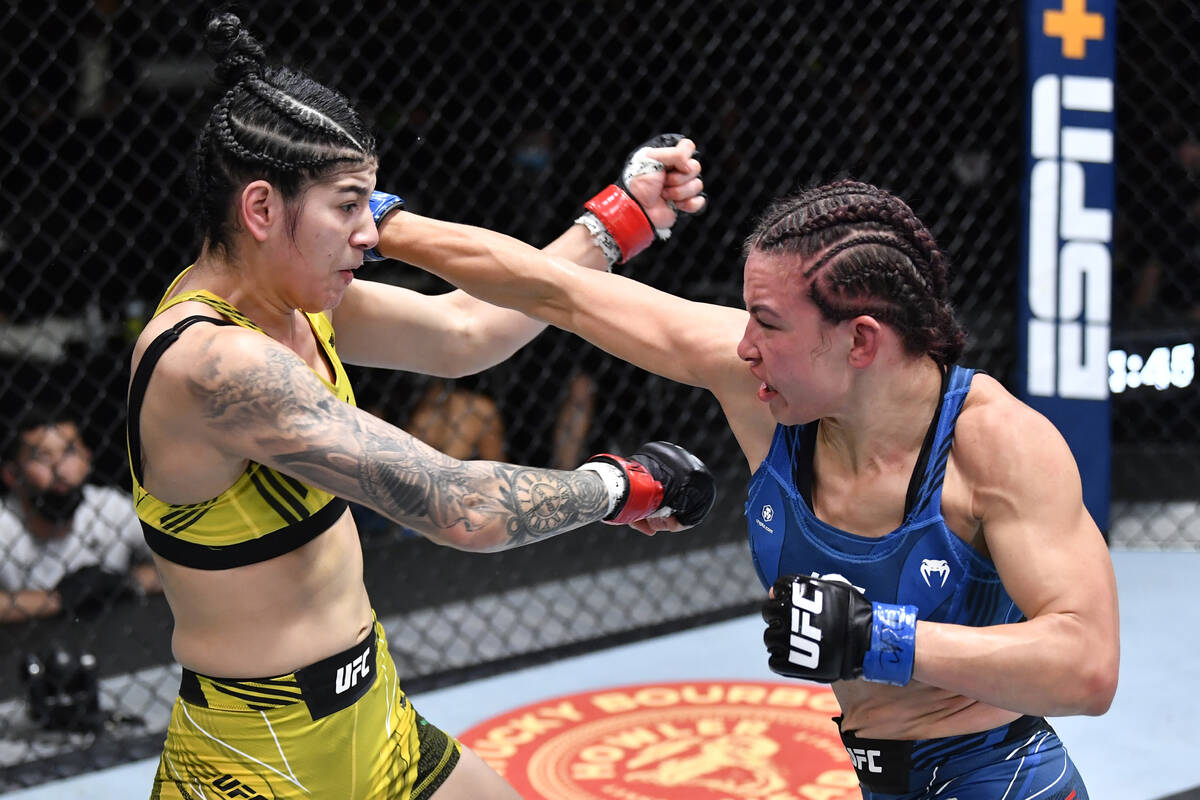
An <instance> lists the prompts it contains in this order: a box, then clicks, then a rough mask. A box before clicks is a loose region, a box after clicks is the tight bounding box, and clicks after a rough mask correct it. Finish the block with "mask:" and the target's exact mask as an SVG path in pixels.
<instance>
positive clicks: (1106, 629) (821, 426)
mask: <svg viewBox="0 0 1200 800" xmlns="http://www.w3.org/2000/svg"><path fill="white" fill-rule="evenodd" d="M381 235H382V236H383V239H384V241H385V242H386V241H387V239H388V237H389V236H390V235H393V234H392V233H390V232H389V231H388V229H387V228H386V226H385V227H384V229H383V230H382V232H381ZM479 247H480V245H479V244H478V243H477V242H470V241H468V240H467V239H466V238H465V237H463V238H462V239H461V241H459V242H456V243H448V242H446V241H431V242H429V243H427V245H425V246H423V247H421V248H419V250H420V252H419V253H414V254H410V258H414V257H415V258H417V259H418V260H417V261H416V262H415V263H419V264H420V265H422V266H424V267H426V268H429V269H431V270H432V271H434V272H436V273H438V274H439V275H441V276H443V277H444V278H446V279H448V280H450V281H452V282H453V283H455V284H457V285H458V286H460V287H462V288H464V289H466V290H467V291H468V292H470V293H472V294H474V295H476V296H477V297H480V298H482V299H486V300H488V301H490V302H493V303H497V304H500V305H505V306H509V307H511V308H515V309H518V310H520V311H524V312H525V313H527V314H530V315H531V316H534V317H536V318H539V319H542V320H545V321H547V322H549V323H551V324H553V325H557V326H559V327H561V328H564V329H567V330H571V331H574V332H575V333H577V334H579V335H580V336H583V337H584V338H586V339H588V340H589V341H591V342H593V343H594V344H596V345H598V346H599V347H601V348H603V349H605V350H607V351H608V352H609V353H612V354H613V355H615V356H618V357H620V358H623V359H625V360H627V361H630V362H632V363H634V364H637V365H639V366H641V367H643V368H644V369H647V370H649V371H651V372H655V373H658V374H659V375H663V376H665V377H668V378H671V379H674V380H676V381H681V382H683V383H687V384H690V385H692V386H698V387H703V388H706V389H708V390H709V391H711V392H712V393H713V394H714V396H715V397H716V398H717V400H718V401H719V402H720V404H721V406H722V408H723V410H724V412H725V415H726V418H727V419H728V420H729V424H730V426H731V428H732V430H733V433H734V435H735V437H736V438H737V441H738V442H739V444H740V445H741V448H742V450H743V452H744V453H745V456H746V460H747V462H748V464H749V467H750V471H751V473H752V478H751V481H750V487H749V497H748V499H747V502H746V518H747V522H748V525H749V535H750V547H751V552H752V554H753V557H754V561H755V565H756V567H757V569H758V573H759V576H760V577H761V579H762V581H763V584H764V586H767V587H772V592H771V595H770V599H768V600H767V601H766V603H765V605H764V611H763V613H764V617H765V618H766V620H767V624H768V628H767V632H766V636H765V638H766V643H767V648H768V650H769V651H770V656H769V659H770V662H769V663H770V666H771V668H772V669H774V670H775V671H776V672H779V673H781V674H783V675H787V676H791V677H795V678H801V679H807V680H814V681H820V682H831V683H832V684H833V691H834V692H835V694H836V695H837V698H838V701H839V703H840V704H841V709H842V716H841V717H840V718H839V720H838V723H839V729H840V731H841V734H842V737H843V739H844V741H845V744H846V749H847V752H848V753H849V756H850V759H851V761H852V763H853V765H854V768H855V769H856V771H857V773H858V776H859V780H860V783H861V784H862V788H863V794H864V797H866V798H868V800H900V799H901V798H903V799H904V800H915V799H916V798H939V800H945V799H946V798H958V800H985V799H987V800H998V799H999V798H1005V800H1014V799H1015V798H1035V797H1036V798H1040V799H1041V800H1050V799H1051V798H1063V799H1065V800H1082V798H1086V797H1087V790H1086V789H1085V788H1084V785H1083V782H1082V780H1081V779H1080V777H1079V775H1078V774H1077V773H1076V770H1075V766H1074V765H1073V763H1072V762H1071V760H1070V758H1069V757H1068V756H1067V753H1066V750H1065V749H1064V747H1063V745H1062V743H1061V742H1060V741H1059V739H1058V736H1057V735H1056V734H1055V733H1054V731H1053V730H1052V729H1051V727H1050V726H1049V725H1048V724H1047V723H1046V720H1045V719H1044V717H1045V716H1055V715H1069V714H1102V713H1104V711H1105V710H1107V708H1108V706H1109V704H1110V703H1111V702H1112V698H1113V694H1114V692H1115V690H1116V684H1117V668H1118V660H1119V659H1118V650H1119V647H1118V631H1117V629H1118V620H1117V598H1116V582H1115V579H1114V576H1113V570H1112V564H1111V561H1110V559H1109V555H1108V550H1107V548H1106V546H1105V543H1104V540H1103V537H1102V536H1101V535H1100V532H1099V530H1098V529H1097V527H1096V524H1095V523H1094V522H1093V520H1092V519H1091V517H1090V516H1089V515H1088V512H1087V510H1086V509H1085V507H1084V504H1083V499H1082V491H1081V486H1080V478H1079V471H1078V468H1077V466H1076V464H1075V461H1074V459H1073V457H1072V455H1071V452H1070V450H1069V449H1068V447H1067V445H1066V442H1065V441H1064V440H1063V438H1062V436H1061V435H1060V434H1059V433H1058V431H1057V430H1056V429H1055V428H1054V426H1053V425H1052V424H1051V423H1050V422H1049V421H1048V420H1046V419H1045V418H1044V417H1042V416H1041V415H1040V414H1038V413H1037V412H1036V411H1034V410H1033V409H1031V408H1030V407H1028V406H1027V405H1025V404H1023V403H1022V402H1020V401H1019V400H1018V399H1017V398H1015V397H1013V396H1012V395H1011V394H1010V393H1009V392H1007V391H1006V390H1005V389H1004V387H1003V386H1001V385H1000V383H998V382H997V381H996V380H994V379H993V378H991V377H989V376H987V375H985V374H982V373H980V372H977V371H974V370H971V369H966V368H963V367H960V366H957V365H956V363H955V362H956V361H957V359H958V358H959V355H960V353H961V351H962V347H963V341H964V334H963V330H962V328H961V327H960V326H959V323H958V322H957V321H956V319H955V316H954V313H953V310H952V308H951V306H950V304H949V302H948V299H947V296H948V293H947V267H946V261H945V259H944V257H943V255H942V253H941V252H940V251H939V249H938V247H937V244H936V243H935V242H934V239H933V236H932V235H931V234H930V233H929V230H928V229H927V228H926V226H925V225H924V224H923V223H922V222H921V221H920V220H919V219H918V218H917V216H916V215H915V214H914V213H913V212H912V210H911V209H910V208H909V207H908V206H907V205H906V204H905V203H904V202H903V201H901V200H900V199H899V198H897V197H895V196H894V195H892V194H889V193H888V192H885V191H882V190H880V189H878V188H876V187H874V186H870V185H867V184H863V183H857V182H850V181H845V182H839V183H834V184H831V185H826V186H821V187H817V188H814V189H811V190H809V191H805V192H803V193H801V194H799V195H797V196H794V197H788V198H784V199H781V200H778V201H777V202H775V203H774V204H773V205H772V206H771V207H770V208H769V209H768V210H767V211H766V213H765V214H764V215H763V216H762V217H761V219H760V221H759V224H758V227H757V229H756V230H755V231H754V232H753V233H752V234H751V236H750V237H749V239H748V241H747V243H746V248H745V255H746V259H745V274H744V282H745V285H744V294H745V305H746V309H745V310H741V309H734V308H726V307H721V306H716V305H710V304H704V303H696V302H689V301H687V300H684V299H682V298H679V297H675V296H673V295H670V294H665V293H663V292H660V291H657V290H655V289H653V288H650V287H647V286H645V285H642V284H639V283H637V282H635V281H633V280H629V279H627V278H623V277H619V276H614V275H609V274H604V273H599V272H595V271H592V270H584V269H577V268H574V267H573V266H572V265H570V264H567V263H565V262H563V261H562V260H556V259H553V258H549V257H547V256H545V255H543V254H539V253H537V252H536V251H534V250H532V249H531V248H527V247H524V246H522V245H518V244H517V243H515V242H511V241H503V240H500V239H497V240H496V241H495V242H493V243H492V244H491V245H489V246H488V248H487V250H486V252H484V251H482V250H480V249H479ZM486 255H491V256H498V257H499V258H500V260H501V261H503V262H504V263H505V268H504V269H496V268H495V264H494V261H493V260H491V259H489V258H485V257H484V256H486Z"/></svg>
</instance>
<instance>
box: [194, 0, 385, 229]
mask: <svg viewBox="0 0 1200 800" xmlns="http://www.w3.org/2000/svg"><path fill="white" fill-rule="evenodd" d="M206 48H207V50H208V52H209V53H210V54H211V55H212V56H213V58H214V59H215V60H216V62H217V68H216V72H215V74H216V77H217V80H218V82H219V83H220V85H221V87H222V89H223V93H222V96H221V98H220V99H219V100H218V101H217V102H216V104H215V105H214V106H213V110H212V113H211V114H210V115H209V118H208V122H207V123H206V124H205V126H204V129H203V130H202V131H201V132H200V135H199V137H198V139H197V143H196V147H195V150H194V151H193V154H192V162H191V169H190V170H189V176H188V177H189V184H190V188H191V191H192V195H193V198H194V199H195V201H196V203H197V206H198V208H197V213H196V215H195V216H196V220H197V225H198V227H199V232H200V235H201V236H202V237H203V238H204V240H205V241H206V242H207V243H208V244H209V245H211V246H214V247H217V248H224V247H226V246H228V245H229V243H230V241H231V237H232V233H233V227H232V219H233V216H232V208H233V200H234V198H235V197H236V196H237V193H238V192H239V191H240V189H241V187H243V186H245V185H246V184H247V183H249V182H250V181H254V180H265V181H267V182H269V183H270V184H271V185H272V186H273V187H275V188H276V189H277V190H278V191H279V192H280V193H281V195H282V196H283V197H284V199H285V201H287V203H288V205H289V213H292V212H293V211H294V210H295V206H294V203H295V201H297V200H298V199H299V198H300V197H301V196H302V195H303V193H304V192H305V191H306V190H307V189H308V187H310V186H311V185H312V184H314V183H316V182H319V181H321V180H324V179H327V178H328V177H330V176H332V175H335V174H337V173H338V172H341V171H344V170H347V169H356V168H359V167H365V166H369V165H374V164H375V163H376V162H377V160H378V158H377V155H376V151H375V138H374V136H373V135H372V134H371V132H370V130H369V129H368V128H367V126H366V125H365V124H364V123H363V121H362V119H361V117H360V116H359V114H358V112H357V111H355V109H354V108H353V107H352V106H351V105H350V102H349V101H348V100H347V99H346V98H345V97H344V96H343V95H342V94H340V93H339V92H336V91H334V90H333V89H330V88H328V87H327V86H324V85H322V84H320V83H318V82H317V81H315V80H313V79H312V78H310V77H308V76H306V75H303V74H301V73H299V72H296V71H294V70H291V69H288V68H286V67H278V68H271V67H268V66H266V63H265V54H264V51H263V47H262V45H261V44H260V43H259V42H258V41H257V40H256V39H255V38H254V37H253V36H251V35H250V33H249V31H247V30H246V29H245V27H243V25H242V23H241V20H239V19H238V17H237V16H236V15H234V14H228V13H226V14H219V15H217V16H214V17H213V18H212V19H211V20H209V23H208V29H207V33H206ZM293 221H294V218H293Z"/></svg>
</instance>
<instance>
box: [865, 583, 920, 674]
mask: <svg viewBox="0 0 1200 800" xmlns="http://www.w3.org/2000/svg"><path fill="white" fill-rule="evenodd" d="M916 646H917V607H916V606H897V605H892V604H890V603H872V604H871V646H870V648H869V649H868V650H867V653H866V655H865V656H863V672H862V676H863V679H864V680H868V681H873V682H875V683H890V684H892V685H893V686H905V685H907V684H908V682H909V681H910V680H912V673H913V657H914V655H915V654H916Z"/></svg>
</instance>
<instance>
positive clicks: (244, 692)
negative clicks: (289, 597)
mask: <svg viewBox="0 0 1200 800" xmlns="http://www.w3.org/2000/svg"><path fill="white" fill-rule="evenodd" d="M379 631H380V628H379V623H375V628H374V630H373V631H372V632H371V633H370V634H369V635H368V636H367V638H365V639H363V640H362V641H361V642H359V643H358V644H356V645H352V646H351V647H348V648H346V649H345V650H343V651H342V652H340V653H337V654H335V655H332V656H329V657H328V658H324V659H321V660H320V661H318V662H316V663H315V664H309V665H308V666H307V667H303V668H301V669H298V670H296V671H295V672H292V673H289V674H287V675H275V676H272V677H269V678H213V677H210V676H208V675H201V674H199V673H197V672H193V671H192V670H190V669H188V668H187V667H184V668H183V678H182V680H181V681H180V683H179V696H180V697H181V698H183V699H184V700H185V701H187V702H188V703H191V704H192V705H197V706H202V707H204V708H216V709H222V710H226V711H266V710H267V709H271V708H280V707H282V706H288V705H294V704H296V703H304V704H305V705H306V706H307V707H308V712H309V714H310V715H311V716H312V718H313V719H314V720H317V719H320V718H321V717H326V716H329V715H330V714H333V713H334V712H336V711H341V710H342V709H344V708H348V707H350V706H352V705H354V703H356V702H357V701H358V700H359V699H360V698H361V697H362V696H363V695H365V694H366V693H367V692H368V691H369V690H370V688H371V687H372V686H373V685H374V684H375V673H376V672H378V670H377V661H376V655H377V652H378V643H379Z"/></svg>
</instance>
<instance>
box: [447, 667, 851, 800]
mask: <svg viewBox="0 0 1200 800" xmlns="http://www.w3.org/2000/svg"><path fill="white" fill-rule="evenodd" d="M837 714H838V705H837V700H835V699H834V696H833V692H832V691H830V690H829V689H828V688H827V687H824V686H809V685H800V684H794V683H767V682H747V683H735V682H730V681H685V682H680V683H658V684H644V685H639V686H619V687H615V688H611V689H601V690H597V691H591V692H583V693H580V694H573V695H568V696H566V697H558V698H552V699H549V700H544V701H542V702H539V703H534V704H532V705H528V706H524V707H523V708H518V709H516V710H514V711H510V712H508V713H506V714H503V715H501V716H498V717H494V718H493V719H490V720H487V721H486V722H482V723H480V724H479V725H476V726H475V727H473V728H471V729H470V730H468V731H466V732H465V733H463V734H462V735H460V736H459V737H458V738H459V739H460V740H461V741H462V742H463V744H465V745H466V746H467V747H470V748H471V749H472V750H474V751H475V752H476V753H478V754H479V755H480V756H481V757H482V758H483V759H484V760H485V761H487V762H488V763H489V764H491V765H492V767H493V768H494V769H495V770H496V771H497V772H499V773H500V774H501V775H503V776H504V777H505V778H506V779H507V780H508V782H509V783H511V784H512V785H513V786H514V787H515V788H516V790H517V791H518V792H519V793H520V794H521V795H522V796H523V797H525V798H526V799H527V800H539V799H540V800H565V799H566V798H569V799H570V800H683V799H684V798H687V800H860V799H861V797H862V795H861V794H860V792H859V790H858V779H857V778H856V777H855V775H854V770H853V769H852V768H851V766H850V762H849V759H848V758H847V756H846V750H845V748H844V747H843V746H842V741H841V739H840V738H839V736H838V733H837V726H836V725H835V724H834V723H833V721H832V720H831V717H833V716H836V715H837Z"/></svg>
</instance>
